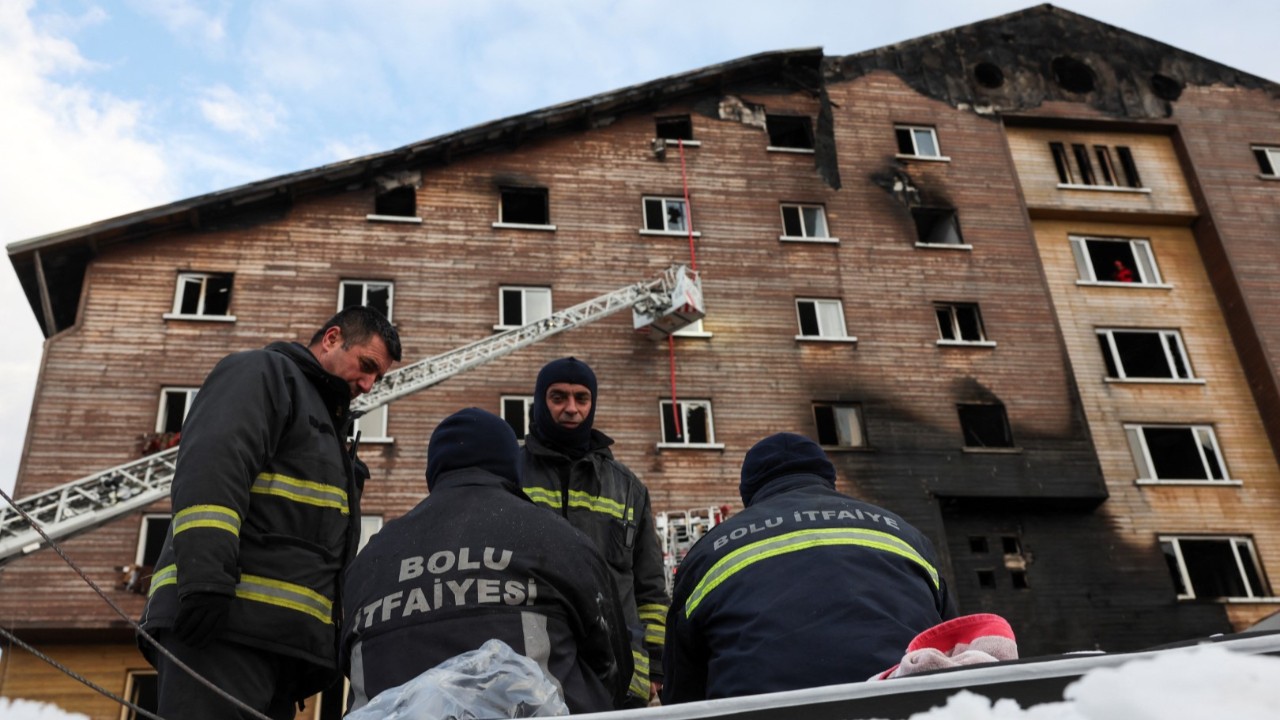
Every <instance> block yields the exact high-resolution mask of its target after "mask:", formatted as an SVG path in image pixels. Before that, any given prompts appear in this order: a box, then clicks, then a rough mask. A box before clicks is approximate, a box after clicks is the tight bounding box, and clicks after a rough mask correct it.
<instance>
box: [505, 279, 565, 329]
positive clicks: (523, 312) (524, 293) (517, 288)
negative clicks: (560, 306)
mask: <svg viewBox="0 0 1280 720" xmlns="http://www.w3.org/2000/svg"><path fill="white" fill-rule="evenodd" d="M507 292H519V293H520V317H521V319H522V322H520V323H519V324H515V325H513V324H510V323H508V322H506V320H507V318H505V317H503V312H504V308H505V307H506V303H505V302H503V295H504V294H505V293H507ZM536 293H546V298H547V314H546V315H543V316H541V317H537V318H530V317H529V315H530V313H529V296H530V295H532V294H536ZM552 302H553V299H552V296H551V288H549V287H539V286H536V285H502V286H501V287H499V288H498V323H497V324H496V325H494V326H493V329H494V330H510V329H512V328H518V327H524V326H525V325H528V324H529V323H531V322H535V321H537V320H545V319H546V318H548V317H551V315H552V314H554V313H555V305H554V304H552Z"/></svg>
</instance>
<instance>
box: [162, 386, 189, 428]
mask: <svg viewBox="0 0 1280 720" xmlns="http://www.w3.org/2000/svg"><path fill="white" fill-rule="evenodd" d="M190 397H191V395H190V393H188V392H187V391H185V390H180V391H176V392H165V394H164V426H163V427H161V428H160V432H162V433H176V432H182V421H183V420H185V419H186V417H187V400H188V399H190Z"/></svg>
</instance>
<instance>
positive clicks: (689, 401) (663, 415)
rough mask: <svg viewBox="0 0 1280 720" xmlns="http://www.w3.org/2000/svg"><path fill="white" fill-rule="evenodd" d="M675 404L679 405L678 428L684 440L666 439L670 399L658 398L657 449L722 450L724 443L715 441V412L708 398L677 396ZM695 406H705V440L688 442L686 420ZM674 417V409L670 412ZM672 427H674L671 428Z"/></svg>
mask: <svg viewBox="0 0 1280 720" xmlns="http://www.w3.org/2000/svg"><path fill="white" fill-rule="evenodd" d="M676 404H677V405H679V406H680V429H681V432H682V434H683V436H684V437H685V439H684V440H675V441H672V440H667V432H666V431H667V411H666V409H667V408H668V407H670V406H671V400H670V399H668V398H664V399H660V400H658V431H659V433H660V437H661V438H662V439H661V440H659V441H658V444H657V447H658V449H659V450H664V449H666V450H670V449H693V450H723V449H724V443H718V442H716V428H715V412H714V410H713V408H712V406H711V399H710V398H678V399H677V400H676ZM696 407H702V408H705V409H706V411H707V427H706V429H707V442H701V443H696V442H690V441H689V440H688V437H689V433H688V427H689V425H688V421H689V411H690V410H691V409H693V408H696ZM672 416H673V417H674V411H673V412H672ZM673 429H674V428H673Z"/></svg>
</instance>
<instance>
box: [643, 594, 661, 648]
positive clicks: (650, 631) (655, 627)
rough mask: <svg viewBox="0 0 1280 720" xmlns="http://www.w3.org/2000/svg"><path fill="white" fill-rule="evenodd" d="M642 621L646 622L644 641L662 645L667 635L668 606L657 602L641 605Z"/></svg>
mask: <svg viewBox="0 0 1280 720" xmlns="http://www.w3.org/2000/svg"><path fill="white" fill-rule="evenodd" d="M639 611H640V622H641V623H643V624H644V641H645V642H646V643H648V644H650V645H662V644H663V643H664V642H666V637H667V606H666V605H659V604H657V603H653V604H649V605H641V606H640V607H639Z"/></svg>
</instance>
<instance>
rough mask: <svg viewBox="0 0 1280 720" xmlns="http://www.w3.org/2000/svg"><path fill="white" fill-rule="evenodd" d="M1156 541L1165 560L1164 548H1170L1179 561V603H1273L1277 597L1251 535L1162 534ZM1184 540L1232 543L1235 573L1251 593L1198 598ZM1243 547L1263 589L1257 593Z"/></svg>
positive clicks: (1175, 558)
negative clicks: (1247, 568)
mask: <svg viewBox="0 0 1280 720" xmlns="http://www.w3.org/2000/svg"><path fill="white" fill-rule="evenodd" d="M1157 541H1158V542H1159V543H1160V546H1161V551H1162V552H1163V554H1164V555H1165V558H1166V561H1167V560H1168V559H1169V554H1168V552H1167V551H1164V547H1165V545H1168V546H1170V547H1171V548H1172V549H1173V559H1174V560H1175V561H1176V562H1177V566H1178V573H1179V575H1180V582H1179V584H1181V585H1182V590H1181V591H1179V590H1178V588H1177V587H1176V585H1175V587H1174V593H1175V596H1176V597H1177V599H1178V600H1199V601H1201V602H1206V601H1211V602H1225V603H1239V602H1259V601H1264V600H1271V599H1274V598H1275V595H1274V593H1273V591H1272V590H1271V589H1270V587H1269V585H1270V583H1269V582H1268V579H1267V576H1266V572H1265V568H1264V567H1263V565H1262V562H1261V560H1260V558H1259V557H1258V548H1257V546H1256V545H1255V544H1254V542H1253V538H1252V537H1251V536H1248V535H1184V534H1167V535H1164V534H1162V535H1159V536H1157ZM1184 541H1191V542H1209V541H1217V542H1224V543H1229V544H1230V548H1231V555H1232V557H1233V559H1234V560H1235V562H1236V568H1235V569H1236V572H1237V573H1239V580H1240V582H1241V584H1242V585H1244V587H1245V590H1246V591H1247V592H1248V593H1249V594H1247V595H1244V596H1239V595H1228V596H1221V597H1211V598H1201V597H1197V596H1196V592H1195V584H1194V583H1193V582H1192V581H1191V569H1190V568H1189V567H1188V566H1187V562H1186V558H1185V557H1184V555H1183V550H1182V543H1183V542H1184ZM1241 547H1244V548H1247V549H1248V554H1249V559H1250V560H1252V561H1253V562H1252V565H1253V572H1254V575H1255V577H1256V578H1257V580H1258V582H1259V584H1260V585H1261V586H1262V587H1259V588H1257V590H1258V592H1257V594H1255V593H1254V588H1253V587H1252V583H1251V582H1250V581H1249V574H1248V572H1247V571H1246V569H1245V563H1244V559H1243V558H1242V557H1241V554H1240V549H1241ZM1172 569H1173V568H1170V570H1171V571H1172ZM1170 579H1172V578H1170Z"/></svg>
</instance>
